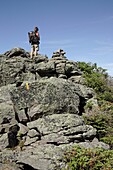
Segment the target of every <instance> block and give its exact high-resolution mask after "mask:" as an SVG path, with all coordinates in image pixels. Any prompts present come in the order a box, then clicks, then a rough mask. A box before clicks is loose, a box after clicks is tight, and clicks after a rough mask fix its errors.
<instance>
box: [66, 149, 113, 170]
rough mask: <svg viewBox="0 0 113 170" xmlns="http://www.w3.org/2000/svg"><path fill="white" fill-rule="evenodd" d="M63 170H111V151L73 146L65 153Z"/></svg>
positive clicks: (112, 168) (112, 155)
mask: <svg viewBox="0 0 113 170" xmlns="http://www.w3.org/2000/svg"><path fill="white" fill-rule="evenodd" d="M63 161H65V163H66V165H67V168H66V169H65V170H113V150H104V149H100V148H96V149H84V148H80V147H79V146H75V147H74V148H73V149H72V150H70V151H67V152H65V154H64V160H63Z"/></svg>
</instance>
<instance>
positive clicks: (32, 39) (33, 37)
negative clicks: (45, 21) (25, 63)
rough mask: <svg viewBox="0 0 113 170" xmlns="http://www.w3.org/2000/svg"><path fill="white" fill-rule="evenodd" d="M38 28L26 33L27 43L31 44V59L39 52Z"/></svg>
mask: <svg viewBox="0 0 113 170" xmlns="http://www.w3.org/2000/svg"><path fill="white" fill-rule="evenodd" d="M38 31H39V29H38V27H35V28H34V31H31V32H28V36H29V43H31V58H32V59H33V58H34V57H36V55H37V54H38V51H39V44H40V35H39V32H38Z"/></svg>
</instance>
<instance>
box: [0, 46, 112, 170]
mask: <svg viewBox="0 0 113 170" xmlns="http://www.w3.org/2000/svg"><path fill="white" fill-rule="evenodd" d="M0 78H1V82H0V166H2V169H5V168H7V166H8V167H9V169H10V167H12V169H15V170H16V169H17V170H20V169H23V170H28V169H30V170H58V169H59V170H60V169H62V168H65V164H64V162H62V156H63V153H64V152H65V151H66V150H67V149H69V148H71V147H72V146H74V145H75V144H79V145H80V146H84V147H86V148H87V147H90V148H91V147H97V146H99V147H103V148H105V149H109V146H108V145H106V144H104V143H102V142H99V141H98V139H96V129H95V128H93V127H92V126H89V125H86V124H85V123H84V120H83V118H82V113H83V112H84V106H85V105H86V103H87V102H88V101H89V100H92V101H94V99H95V93H94V91H93V90H92V89H90V88H88V87H87V86H85V83H84V79H83V78H82V72H81V71H80V70H79V69H78V66H77V62H74V61H70V60H68V59H67V58H66V57H65V52H64V51H63V50H62V49H60V50H58V51H56V52H54V53H53V56H52V58H51V59H48V57H47V56H42V55H38V56H37V57H36V58H35V59H34V60H31V59H30V56H29V53H28V52H26V51H25V50H24V49H21V48H14V49H12V50H10V51H7V52H6V53H4V54H3V55H0ZM94 103H95V102H94ZM11 148H12V149H13V150H12V149H11Z"/></svg>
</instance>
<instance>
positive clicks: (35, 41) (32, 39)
mask: <svg viewBox="0 0 113 170" xmlns="http://www.w3.org/2000/svg"><path fill="white" fill-rule="evenodd" d="M28 36H29V42H30V43H31V44H39V40H40V36H39V33H38V36H37V35H36V33H35V32H34V31H32V32H28Z"/></svg>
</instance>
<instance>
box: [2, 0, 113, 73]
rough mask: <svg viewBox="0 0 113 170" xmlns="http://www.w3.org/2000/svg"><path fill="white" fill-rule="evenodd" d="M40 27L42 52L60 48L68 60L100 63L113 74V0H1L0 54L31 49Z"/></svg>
mask: <svg viewBox="0 0 113 170" xmlns="http://www.w3.org/2000/svg"><path fill="white" fill-rule="evenodd" d="M34 26H38V27H39V32H40V37H41V43H40V54H43V55H45V54H46V55H47V56H48V57H49V58H51V56H52V54H53V52H54V51H56V50H57V49H59V48H61V49H63V50H64V51H65V52H66V56H67V58H68V59H69V60H74V61H85V62H91V63H97V65H98V66H99V67H103V68H106V69H107V70H108V73H109V75H111V76H113V0H19V1H16V0H0V54H2V53H4V52H6V51H7V50H10V49H12V48H14V47H21V48H24V49H25V50H26V51H30V44H29V43H28V36H27V33H28V31H31V30H33V29H34Z"/></svg>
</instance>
